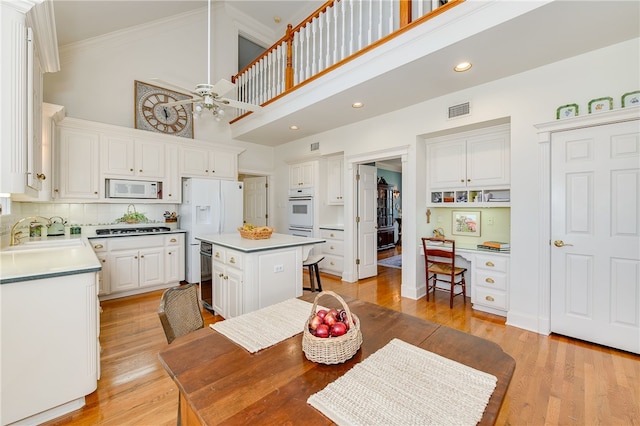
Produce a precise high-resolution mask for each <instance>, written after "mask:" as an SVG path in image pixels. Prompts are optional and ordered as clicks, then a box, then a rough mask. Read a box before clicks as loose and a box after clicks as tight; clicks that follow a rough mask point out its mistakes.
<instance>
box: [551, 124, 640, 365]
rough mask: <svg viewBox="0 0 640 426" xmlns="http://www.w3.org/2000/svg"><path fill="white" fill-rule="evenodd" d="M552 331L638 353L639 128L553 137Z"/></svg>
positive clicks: (605, 128)
mask: <svg viewBox="0 0 640 426" xmlns="http://www.w3.org/2000/svg"><path fill="white" fill-rule="evenodd" d="M551 209H552V210H551V211H552V218H551V238H552V241H551V244H552V246H551V331H552V332H556V333H560V334H564V335H568V336H572V337H576V338H579V339H583V340H587V341H590V342H594V343H599V344H602V345H606V346H611V347H615V348H619V349H623V350H627V351H631V352H635V353H640V122H639V121H631V122H624V123H617V124H610V125H604V126H596V127H591V128H585V129H578V130H572V131H566V132H558V133H555V134H554V135H553V138H552V141H551Z"/></svg>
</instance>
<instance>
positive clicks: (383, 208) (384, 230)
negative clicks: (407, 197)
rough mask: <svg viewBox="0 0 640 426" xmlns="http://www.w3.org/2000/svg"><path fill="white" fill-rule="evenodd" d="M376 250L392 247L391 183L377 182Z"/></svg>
mask: <svg viewBox="0 0 640 426" xmlns="http://www.w3.org/2000/svg"><path fill="white" fill-rule="evenodd" d="M376 213H377V217H378V250H383V249H387V248H390V247H394V242H395V240H394V227H393V185H387V184H383V183H379V184H378V207H377V211H376Z"/></svg>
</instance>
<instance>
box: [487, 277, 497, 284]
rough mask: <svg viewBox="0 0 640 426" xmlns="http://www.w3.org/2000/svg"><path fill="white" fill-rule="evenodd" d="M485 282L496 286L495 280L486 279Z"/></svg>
mask: <svg viewBox="0 0 640 426" xmlns="http://www.w3.org/2000/svg"><path fill="white" fill-rule="evenodd" d="M485 282H488V283H489V284H495V281H494V280H493V278H486V279H485Z"/></svg>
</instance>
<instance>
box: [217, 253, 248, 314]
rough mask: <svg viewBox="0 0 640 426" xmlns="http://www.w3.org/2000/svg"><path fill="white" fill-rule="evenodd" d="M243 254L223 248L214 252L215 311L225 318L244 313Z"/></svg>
mask: <svg viewBox="0 0 640 426" xmlns="http://www.w3.org/2000/svg"><path fill="white" fill-rule="evenodd" d="M243 260H244V258H243V254H242V253H240V252H238V251H235V250H230V249H225V248H223V247H216V248H214V250H213V303H212V305H213V310H214V311H215V313H216V314H217V315H220V316H222V317H223V318H227V319H228V318H233V317H237V316H238V315H242V314H243V313H244V308H243V300H244V292H243V290H242V283H243V271H242V266H243Z"/></svg>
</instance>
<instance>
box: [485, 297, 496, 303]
mask: <svg viewBox="0 0 640 426" xmlns="http://www.w3.org/2000/svg"><path fill="white" fill-rule="evenodd" d="M485 299H487V300H488V301H489V302H493V301H495V299H494V298H493V297H491V296H486V297H485Z"/></svg>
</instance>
